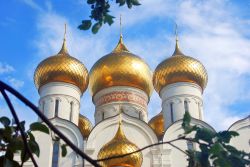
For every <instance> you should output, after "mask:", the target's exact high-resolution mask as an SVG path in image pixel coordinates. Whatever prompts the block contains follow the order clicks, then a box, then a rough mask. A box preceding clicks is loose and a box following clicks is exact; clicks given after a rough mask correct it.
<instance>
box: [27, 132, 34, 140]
mask: <svg viewBox="0 0 250 167" xmlns="http://www.w3.org/2000/svg"><path fill="white" fill-rule="evenodd" d="M27 133H28V135H29V138H30V140H32V141H35V137H34V135H33V134H32V133H31V132H27Z"/></svg>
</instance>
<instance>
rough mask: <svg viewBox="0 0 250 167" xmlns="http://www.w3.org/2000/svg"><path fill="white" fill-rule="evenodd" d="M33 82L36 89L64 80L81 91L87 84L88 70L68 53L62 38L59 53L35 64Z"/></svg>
mask: <svg viewBox="0 0 250 167" xmlns="http://www.w3.org/2000/svg"><path fill="white" fill-rule="evenodd" d="M34 82H35V85H36V87H37V88H38V89H39V88H40V87H41V86H43V85H45V84H47V83H50V82H66V83H70V84H73V85H76V86H77V87H78V88H79V89H80V90H81V92H82V93H83V92H84V91H85V90H86V88H87V86H88V70H87V69H86V68H85V66H84V65H83V64H82V63H81V62H80V61H79V60H77V59H76V58H74V57H71V56H70V55H69V53H68V51H67V48H66V40H65V38H64V40H63V45H62V48H61V50H60V51H59V53H58V54H57V55H55V56H51V57H48V58H46V59H45V60H43V61H42V62H41V63H40V64H39V65H38V66H37V68H36V71H35V73H34Z"/></svg>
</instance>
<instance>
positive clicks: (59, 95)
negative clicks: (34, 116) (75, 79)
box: [39, 82, 81, 125]
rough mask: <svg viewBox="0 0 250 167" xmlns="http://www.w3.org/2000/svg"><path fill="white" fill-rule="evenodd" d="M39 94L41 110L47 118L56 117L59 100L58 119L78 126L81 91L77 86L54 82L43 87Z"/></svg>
mask: <svg viewBox="0 0 250 167" xmlns="http://www.w3.org/2000/svg"><path fill="white" fill-rule="evenodd" d="M39 94H40V100H39V109H40V110H41V111H43V113H44V115H46V116H47V118H49V119H51V118H54V117H55V106H56V100H59V105H58V117H59V118H62V119H66V120H69V121H71V122H73V123H74V124H76V125H78V118H79V112H80V97H81V91H80V89H79V88H78V87H77V86H75V85H72V84H68V83H61V82H52V83H48V84H46V85H44V86H42V87H41V88H40V89H39Z"/></svg>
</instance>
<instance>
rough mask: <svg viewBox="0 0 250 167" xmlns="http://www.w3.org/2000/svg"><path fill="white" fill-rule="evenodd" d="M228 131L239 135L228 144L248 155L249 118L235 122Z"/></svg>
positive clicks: (249, 147) (249, 140)
mask: <svg viewBox="0 0 250 167" xmlns="http://www.w3.org/2000/svg"><path fill="white" fill-rule="evenodd" d="M228 130H230V131H236V132H238V133H239V136H237V137H234V138H232V139H231V141H230V144H231V145H232V146H234V147H236V148H237V149H238V150H242V151H245V152H247V153H250V116H248V117H247V118H245V119H242V120H239V121H237V122H235V123H234V124H233V125H232V126H231V127H230V128H229V129H228Z"/></svg>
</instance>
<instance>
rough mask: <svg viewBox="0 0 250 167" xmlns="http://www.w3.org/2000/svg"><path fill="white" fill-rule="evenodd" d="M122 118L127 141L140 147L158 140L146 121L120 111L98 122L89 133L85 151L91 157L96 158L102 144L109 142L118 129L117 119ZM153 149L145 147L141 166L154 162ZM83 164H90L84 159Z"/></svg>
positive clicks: (148, 165) (147, 165)
mask: <svg viewBox="0 0 250 167" xmlns="http://www.w3.org/2000/svg"><path fill="white" fill-rule="evenodd" d="M120 116H121V120H122V128H123V131H124V133H125V135H126V138H127V139H128V140H129V141H132V142H133V143H134V144H135V145H136V146H137V147H139V148H142V147H145V146H147V145H150V144H154V143H157V142H158V139H157V137H156V135H155V133H154V131H153V130H152V129H151V128H150V127H149V125H148V124H147V123H145V122H144V121H142V120H139V119H137V118H134V117H131V116H129V115H127V114H124V113H121V115H119V114H118V115H116V116H114V117H110V118H108V119H105V120H104V121H102V122H100V123H98V124H97V125H96V126H95V127H94V129H93V130H92V132H91V133H90V135H89V137H88V140H87V141H86V146H85V149H84V151H85V153H87V154H88V155H89V156H90V157H92V158H93V159H97V155H98V153H99V150H100V149H101V148H102V147H103V145H104V144H106V143H107V142H109V141H110V140H111V139H112V138H113V137H114V136H115V133H116V131H117V129H118V121H119V119H120ZM152 150H153V149H146V150H145V151H143V152H142V154H143V164H142V166H145V167H150V166H152V164H153V162H154V158H155V157H154V156H155V155H154V154H155V153H154V151H152ZM85 166H86V167H89V166H92V165H90V164H89V163H88V162H86V161H85Z"/></svg>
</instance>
